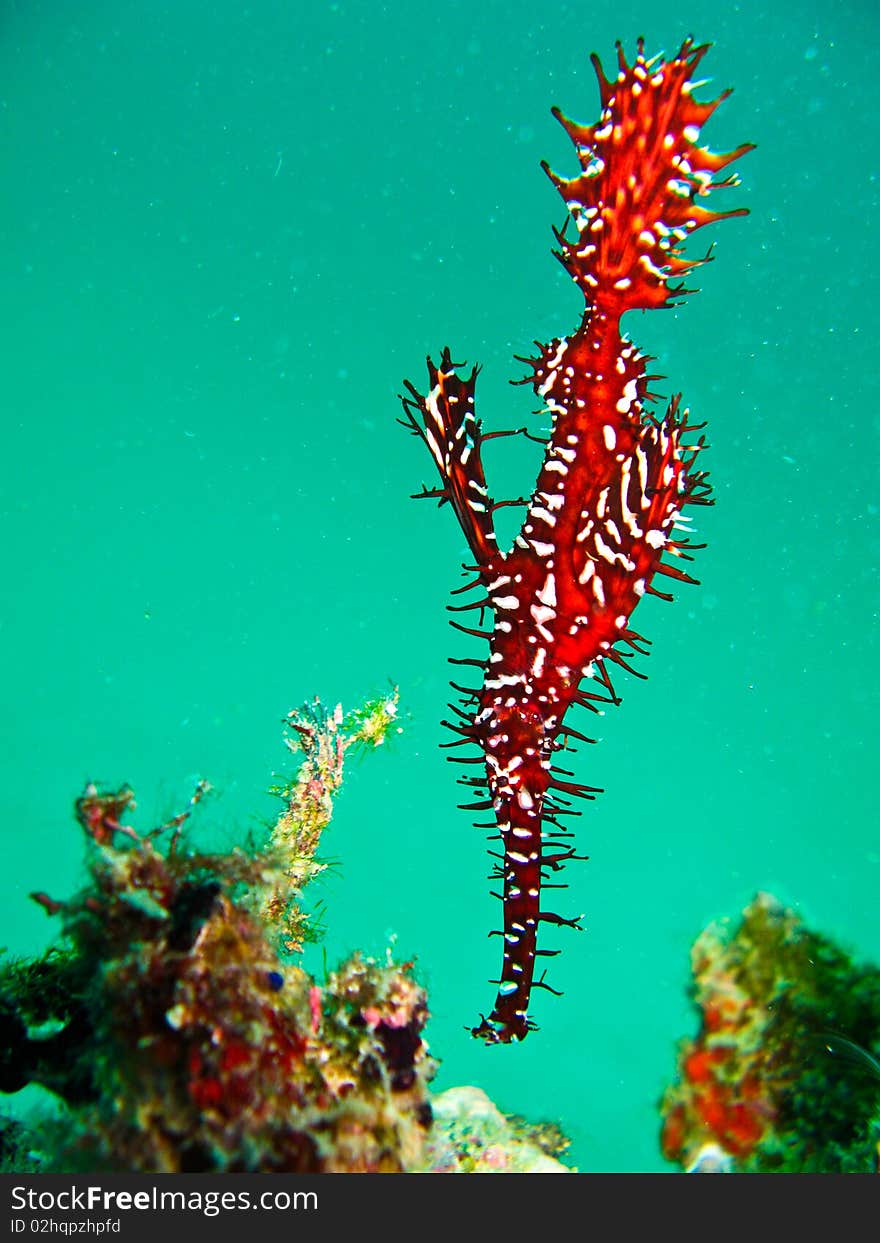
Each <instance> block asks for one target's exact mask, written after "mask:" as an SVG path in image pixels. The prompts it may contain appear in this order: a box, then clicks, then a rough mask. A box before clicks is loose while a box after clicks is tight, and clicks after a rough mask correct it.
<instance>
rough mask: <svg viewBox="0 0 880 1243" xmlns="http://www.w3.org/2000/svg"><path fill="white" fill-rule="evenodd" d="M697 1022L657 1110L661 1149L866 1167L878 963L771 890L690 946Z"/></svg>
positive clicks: (877, 1086)
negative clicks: (850, 949) (842, 944)
mask: <svg viewBox="0 0 880 1243" xmlns="http://www.w3.org/2000/svg"><path fill="white" fill-rule="evenodd" d="M691 959H692V967H693V975H694V991H695V1001H696V1004H697V1006H698V1007H699V1010H700V1013H701V1018H702V1026H701V1030H700V1032H699V1034H698V1035H697V1037H696V1039H694V1040H689V1041H686V1042H685V1044H684V1045H683V1047H682V1049H681V1056H680V1078H679V1080H678V1082H677V1083H676V1084H674V1085H673V1086H672V1087H670V1088H669V1089H668V1091H667V1092H666V1094H665V1097H664V1099H663V1102H662V1105H661V1110H662V1114H663V1118H664V1122H663V1131H662V1148H663V1153H664V1155H665V1156H666V1157H667V1159H668V1160H670V1161H675V1162H678V1163H679V1164H680V1165H681V1166H682V1167H684V1168H685V1169H688V1170H692V1171H695V1172H696V1171H699V1172H709V1171H711V1172H724V1171H726V1170H735V1171H757V1172H780V1173H785V1172H789V1173H794V1172H804V1173H806V1172H813V1173H823V1172H824V1173H855V1172H862V1173H867V1172H871V1171H874V1170H876V1169H877V1160H878V1141H880V1064H878V1063H877V1061H876V1059H875V1058H874V1056H873V1054H872V1053H871V1050H872V1049H873V1048H876V1047H877V1046H878V1044H880V969H878V968H877V967H874V966H871V965H862V966H860V965H857V964H855V963H853V961H852V960H851V958H850V957H849V956H848V955H847V954H846V953H845V952H844V951H843V950H842V949H840V948H838V947H837V946H836V945H834V944H833V942H832V941H830V940H829V939H828V938H827V937H824V936H821V935H820V934H818V933H815V932H812V931H810V930H809V929H808V928H806V927H805V926H804V925H803V923H802V922H801V921H800V920H799V919H798V917H797V916H796V915H795V914H794V913H793V912H792V911H790V910H786V909H785V908H784V907H783V906H781V905H780V903H779V902H777V901H776V899H775V898H773V897H771V896H769V895H768V894H759V895H758V896H757V897H756V898H755V900H754V901H753V902H752V903H751V904H750V905H749V906H748V907H747V908H746V910H745V911H744V913H743V917H742V921H741V922H740V924H739V926H738V927H737V928H736V929H731V928H730V927H729V926H728V925H726V924H714V925H712V926H710V927H709V928H707V929H706V930H705V931H704V932H703V933H702V934H701V936H700V937H699V938H698V939H697V941H696V943H695V945H694V947H693V950H692V954H691Z"/></svg>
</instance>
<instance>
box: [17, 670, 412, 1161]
mask: <svg viewBox="0 0 880 1243" xmlns="http://www.w3.org/2000/svg"><path fill="white" fill-rule="evenodd" d="M396 705H397V697H396V692H395V693H393V694H391V695H389V696H387V697H385V698H384V699H381V700H378V701H376V702H375V703H373V704H370V705H367V707H366V708H364V709H363V710H361V711H360V712H357V713H354V714H352V715H350V716H349V717H343V715H342V712H341V710H339V709H337V710H336V711H335V712H329V713H328V712H326V711H325V710H324V709H323V708H322V706H321V705H320V703H319V702H318V701H315V702H314V703H312V704H309V705H307V706H306V707H305V708H304V709H302V710H300V711H298V712H295V713H291V715H290V717H289V718H288V725H289V727H290V731H291V735H290V738H289V739H288V743H289V745H291V747H292V749H294V750H297V751H299V752H301V753H302V760H301V764H300V767H299V769H298V772H297V773H296V775H295V777H294V779H293V781H292V782H291V783H290V784H289V785H286V786H284V787H281V788H280V789H279V790H278V791H277V792H278V793H279V794H280V795H281V797H282V798H283V800H284V810H283V812H282V814H281V816H280V817H279V819H278V821H277V823H276V824H275V826H274V828H273V829H272V831H271V833H270V835H269V839H268V842H267V843H266V845H265V846H264V847H262V848H260V849H257V850H256V851H253V852H250V853H247V852H245V851H243V850H241V849H235V850H232V851H231V852H229V853H226V854H207V853H200V852H198V851H196V850H191V849H189V848H188V846H187V842H186V840H185V835H184V832H183V829H184V823H185V821H186V820H187V819H188V817H189V816H190V814H191V812H192V810H193V808H194V806H195V805H196V803H198V802H199V801H200V800H201V799H202V797H203V796H204V794H205V793H206V792H207V786H206V785H204V784H201V785H200V786H199V787H198V789H197V790H196V792H195V794H194V796H193V798H192V800H191V803H190V806H189V807H188V808H187V809H186V810H185V811H184V812H183V813H181V815H179V816H176V817H174V819H173V820H171V821H170V822H169V823H168V824H165V825H162V826H160V827H159V828H157V829H154V830H152V831H150V832H147V833H140V832H138V831H137V830H136V829H135V828H134V827H133V826H132V825H131V824H130V823H128V817H130V814H131V812H132V811H133V809H134V800H133V795H132V792H131V790H129V789H128V788H126V787H123V788H122V789H120V790H118V791H115V792H101V791H99V790H98V789H96V788H95V787H94V786H89V787H88V788H87V789H86V791H85V793H84V794H83V796H82V797H81V798H80V799H79V800H78V802H77V804H76V815H77V819H78V821H79V823H80V825H81V827H82V829H83V830H84V833H85V836H86V841H87V869H88V883H87V885H86V886H85V888H84V889H83V890H82V892H80V893H79V894H78V895H77V896H76V897H74V898H73V899H71V900H70V901H66V902H60V901H56V900H55V899H53V898H51V897H49V896H48V895H47V894H43V893H41V894H35V895H33V896H34V898H35V899H36V900H37V901H38V902H39V903H40V904H41V905H42V906H43V907H44V908H45V909H46V910H47V912H48V913H49V914H51V915H52V916H54V917H56V918H58V919H60V921H61V926H62V939H61V943H60V944H59V945H58V946H56V947H53V948H52V949H50V951H49V952H48V953H47V954H46V955H45V956H44V957H43V958H41V959H40V960H38V961H36V962H9V963H7V964H6V965H5V967H4V968H3V969H2V973H0V1029H2V1035H3V1037H4V1040H3V1044H4V1046H5V1052H4V1054H3V1055H2V1060H0V1088H2V1090H4V1091H6V1092H15V1091H18V1090H19V1089H20V1088H22V1087H23V1086H25V1084H27V1083H39V1084H42V1085H43V1086H45V1087H47V1088H49V1089H51V1090H52V1091H53V1092H54V1093H55V1094H56V1095H57V1096H58V1097H59V1098H60V1099H61V1100H62V1101H64V1102H65V1104H66V1109H67V1115H66V1116H65V1118H64V1119H63V1126H62V1128H60V1131H61V1132H62V1133H63V1138H61V1139H59V1137H58V1136H56V1141H55V1148H54V1151H52V1152H50V1154H49V1155H48V1156H47V1160H46V1163H45V1165H44V1168H55V1169H58V1168H61V1169H70V1168H80V1169H89V1170H120V1171H121V1170H125V1171H141V1172H151V1173H155V1172H180V1171H251V1172H267V1171H298V1172H301V1171H309V1172H325V1171H328V1172H332V1171H399V1170H407V1169H414V1168H420V1167H421V1166H422V1165H423V1160H424V1157H423V1151H424V1140H425V1135H426V1133H427V1129H428V1127H429V1125H430V1121H431V1108H430V1103H429V1099H428V1094H427V1088H426V1083H427V1080H428V1079H429V1077H430V1075H431V1073H432V1070H433V1063H432V1059H431V1058H430V1056H429V1054H428V1052H427V1047H426V1045H425V1042H424V1040H423V1038H422V1029H423V1027H424V1024H425V1021H426V1019H427V1004H426V998H425V994H424V992H423V990H422V989H421V987H420V986H419V985H418V983H417V982H416V981H415V979H414V978H413V976H412V971H411V968H412V964H411V963H406V964H395V963H394V962H393V961H392V960H391V957H390V955H389V956H388V958H387V960H386V961H384V962H376V961H373V960H371V959H369V958H365V957H363V956H361V955H359V954H356V955H354V956H353V957H352V958H351V959H350V960H349V961H347V962H345V963H344V964H343V965H342V966H340V967H339V968H338V969H337V970H336V971H334V972H332V973H331V974H330V976H329V978H328V979H327V981H326V983H324V984H318V983H317V982H316V981H315V980H313V979H312V978H311V977H310V976H309V975H307V973H306V972H305V971H304V969H303V968H302V966H301V965H300V964H299V962H298V961H297V960H296V954H297V952H298V951H299V950H300V948H301V946H302V943H303V939H304V938H305V936H306V934H307V931H308V920H307V916H306V914H305V912H304V911H303V909H302V907H301V903H300V896H301V891H302V887H303V885H304V884H305V883H306V882H307V881H308V880H310V879H311V878H312V877H313V876H314V875H315V874H316V873H317V872H318V871H319V870H320V869H321V867H322V865H321V864H320V862H319V861H318V860H317V859H316V857H315V850H316V848H317V846H318V842H319V839H320V835H321V831H322V830H323V828H324V827H325V826H326V824H327V822H328V821H329V819H330V815H331V813H332V807H333V796H334V794H335V793H336V790H337V789H338V787H339V783H340V781H341V779H342V774H343V765H344V760H345V756H346V753H347V751H348V750H349V748H350V747H352V746H355V745H362V746H366V747H375V746H377V745H379V744H380V743H381V742H382V741H383V739H384V738H385V736H386V734H387V732H388V730H389V729H390V728H392V727H393V725H394V721H395V715H396ZM4 1135H5V1137H6V1139H5V1142H4V1147H5V1148H6V1149H7V1150H8V1151H9V1152H10V1153H11V1156H10V1160H12V1161H15V1160H17V1159H18V1157H17V1155H16V1154H20V1152H21V1151H22V1137H21V1136H20V1134H19V1132H18V1131H17V1129H16V1128H15V1126H14V1124H12V1125H9V1126H7V1127H6V1128H5V1130H4Z"/></svg>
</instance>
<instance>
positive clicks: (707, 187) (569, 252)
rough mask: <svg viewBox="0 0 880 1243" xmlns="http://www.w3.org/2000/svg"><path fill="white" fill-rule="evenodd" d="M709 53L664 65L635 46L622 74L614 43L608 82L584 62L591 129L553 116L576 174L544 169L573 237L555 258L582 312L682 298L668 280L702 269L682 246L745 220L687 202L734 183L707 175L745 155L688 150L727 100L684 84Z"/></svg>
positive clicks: (684, 50)
mask: <svg viewBox="0 0 880 1243" xmlns="http://www.w3.org/2000/svg"><path fill="white" fill-rule="evenodd" d="M708 48H709V45H708V44H704V45H703V46H701V47H694V45H693V42H692V41H691V40H690V39H688V40H686V41H685V42H684V43H683V44H682V46H681V49H680V51H679V52H678V55H677V56H675V57H674V58H673V59H672V60H670V61H668V62H666V63H664V62H662V61H661V62H660V63H659V64H657V63H655V62H651V63H648V62H647V61H646V60H645V56H644V46H643V42H642V40H641V39H640V40H639V44H638V53H637V55H636V58H635V60H634V62H633V64H632V65H628V64H627V62H626V59H625V57H624V55H623V51H622V49H621V47H620V44H618V61H619V72H618V74H617V78H616V80H615V81H614V82H609V80H608V79H607V78H606V76H605V74H604V71H603V69H602V66H601V64H600V62H599V60H598V58H597V57H596V56H595V55H594V56H593V57H592V61H593V66H594V68H595V70H596V75H597V77H598V80H599V91H600V94H601V97H602V115H601V118H600V120H599V121H598V122H597V124H595V125H579V124H577V123H576V122H574V121H570V120H569V119H568V118H567V117H565V116H564V115H563V114H562V113H561V112H560V111H559V109H558V108H555V109H554V110H553V112H554V115H555V116H556V118H557V120H559V121H560V123H561V124H562V125H563V127H564V128H565V131H566V133H567V134H568V135H569V137H570V138H571V140H572V142H573V143H574V144H575V146H576V148H577V151H578V157H579V159H580V163H581V169H582V171H581V173H580V174H579V176H577V177H573V178H570V179H569V178H564V177H558V176H557V175H556V174H555V173H553V172H551V170H550V169H549V168H548V167H547V165H546V164H545V165H544V166H543V167H544V170H545V172H546V173H547V175H548V176H549V177H550V179H551V180H552V181H553V184H554V185H555V186H556V188H557V189H558V190H559V193H560V194H561V195H562V197H563V198H564V199H565V202H566V205H567V207H568V210H569V213H570V214H571V218H572V220H573V222H574V224H575V226H576V228H577V232H578V236H577V238H568V237H566V236H564V230H563V232H562V233H561V234H559V235H558V237H559V241H560V245H561V253H560V258H561V259H562V262H563V264H564V265H565V267H566V269H567V270H568V271H569V272H570V274H571V276H572V279H573V280H574V281H575V282H576V283H577V284H578V285H579V286H580V287H581V289H582V290H583V292H584V296H585V297H586V300H587V302H588V303H589V305H590V306H601V307H602V308H603V309H605V310H607V311H609V312H613V313H616V314H618V315H620V314H622V313H623V312H624V311H626V310H630V309H632V308H634V307H657V306H662V305H664V304H665V303H666V302H667V300H668V299H669V297H670V294H676V293H679V292H683V291H682V290H681V289H677V288H673V287H670V285H669V281H670V278H673V279H674V278H677V277H679V276H681V275H683V274H684V273H685V272H687V271H688V270H689V269H690V268H693V267H696V266H697V265H698V264H699V263H702V262H705V260H701V259H684V258H683V257H682V252H681V245H682V243H683V242H684V240H685V239H686V238H687V237H688V236H690V234H692V233H693V232H695V231H696V230H697V229H699V228H702V227H703V225H706V224H711V223H712V222H713V221H715V220H721V219H724V218H725V217H727V216H736V215H742V214H744V209H739V210H737V211H731V212H713V211H710V210H708V208H706V207H705V206H703V204H702V203H699V202H697V201H696V200H697V199H701V198H705V197H706V196H707V195H708V194H709V192H710V191H711V190H712V189H718V188H719V187H721V186H728V185H733V184H735V182H736V178H735V177H730V178H727V179H725V180H724V181H721V182H714V183H713V175H714V174H715V173H717V172H718V171H720V170H721V169H723V168H724V167H726V166H727V165H728V164H730V163H731V162H732V161H733V160H736V159H738V158H739V156H741V155H744V154H745V152H747V151H750V150H751V149H752V145H751V144H744V145H743V146H740V147H737V149H736V150H735V151H731V152H729V153H727V154H718V153H715V152H712V151H709V150H708V149H707V148H706V147H699V146H697V140H698V138H699V133H700V128H701V126H702V125H703V124H704V123H705V121H706V120H707V119H708V117H709V116H711V114H712V113H713V112H714V111H715V109H716V108H717V107H718V104H719V103H721V101H722V100H723V99H724V98H725V97H726V95H727V94H729V92H725V93H724V94H723V95H721V96H720V97H719V98H718V99H716V100H714V101H712V102H711V103H698V102H697V101H696V100H694V99H693V98H692V94H691V92H692V89H693V82H692V76H693V73H694V70H695V69H696V67H697V65H698V64H699V62H700V61H701V60H702V58H703V56H704V55H705V54H706V52H707V51H708Z"/></svg>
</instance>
